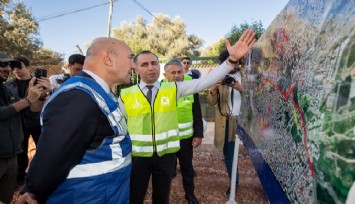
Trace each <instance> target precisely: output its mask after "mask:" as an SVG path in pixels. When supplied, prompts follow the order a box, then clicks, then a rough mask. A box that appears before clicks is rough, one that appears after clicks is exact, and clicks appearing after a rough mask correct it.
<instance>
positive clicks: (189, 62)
mask: <svg viewBox="0 0 355 204" xmlns="http://www.w3.org/2000/svg"><path fill="white" fill-rule="evenodd" d="M182 63H183V64H191V62H182Z"/></svg>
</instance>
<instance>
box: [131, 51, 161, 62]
mask: <svg viewBox="0 0 355 204" xmlns="http://www.w3.org/2000/svg"><path fill="white" fill-rule="evenodd" d="M142 54H152V55H154V56H155V57H156V58H157V59H158V60H159V58H158V56H157V55H156V54H154V53H153V52H152V51H150V50H143V51H141V52H139V53H138V54H136V56H134V58H133V62H134V63H136V62H137V58H138V57H139V55H142Z"/></svg>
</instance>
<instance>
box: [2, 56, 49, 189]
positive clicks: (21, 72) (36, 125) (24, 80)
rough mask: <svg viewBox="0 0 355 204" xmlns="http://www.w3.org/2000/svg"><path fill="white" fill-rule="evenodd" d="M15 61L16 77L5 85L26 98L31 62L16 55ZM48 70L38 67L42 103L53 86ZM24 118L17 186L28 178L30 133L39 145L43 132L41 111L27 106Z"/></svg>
mask: <svg viewBox="0 0 355 204" xmlns="http://www.w3.org/2000/svg"><path fill="white" fill-rule="evenodd" d="M15 60H16V61H15V62H12V63H11V65H10V66H11V69H12V73H13V74H14V76H15V78H14V79H12V80H9V81H7V82H6V83H5V86H6V87H7V88H8V89H10V90H11V91H12V92H13V93H16V95H17V96H18V97H19V98H25V97H26V96H27V94H28V87H29V83H30V81H31V79H32V76H31V74H30V70H31V64H30V61H29V60H28V59H27V58H26V57H22V56H21V57H15ZM46 71H47V70H45V69H36V70H35V73H36V81H35V84H36V83H39V84H40V85H41V86H42V88H43V94H42V96H41V97H40V98H39V100H40V101H41V103H42V104H43V101H44V100H45V99H46V96H47V95H46V92H48V91H49V90H50V88H51V85H50V83H49V80H48V78H46V77H47V72H46ZM20 114H21V120H22V129H23V133H24V140H23V142H22V145H21V146H22V149H23V152H21V153H20V154H18V155H17V163H18V173H17V186H20V185H22V184H24V183H25V178H26V169H27V166H28V156H27V152H28V139H29V138H30V135H31V136H32V139H33V141H34V142H35V144H36V145H37V142H38V138H39V135H40V134H41V125H40V122H39V114H40V113H39V112H36V113H33V112H30V111H29V107H28V108H25V109H24V110H22V111H21V112H20Z"/></svg>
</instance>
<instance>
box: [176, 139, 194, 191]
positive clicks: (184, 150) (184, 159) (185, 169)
mask: <svg viewBox="0 0 355 204" xmlns="http://www.w3.org/2000/svg"><path fill="white" fill-rule="evenodd" d="M176 156H177V157H178V159H179V164H180V170H181V174H182V183H183V186H184V190H185V193H186V194H188V195H189V194H194V190H195V184H194V168H193V166H192V158H193V147H192V137H190V138H187V139H183V140H180V150H179V151H178V152H177V153H176Z"/></svg>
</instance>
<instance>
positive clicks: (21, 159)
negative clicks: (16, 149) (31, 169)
mask: <svg viewBox="0 0 355 204" xmlns="http://www.w3.org/2000/svg"><path fill="white" fill-rule="evenodd" d="M23 134H24V139H23V142H22V144H21V146H22V149H23V152H21V153H20V154H18V155H17V163H18V173H17V181H18V182H21V181H24V179H25V177H26V169H27V166H28V155H27V154H28V139H29V138H30V135H31V136H32V139H33V141H34V142H35V144H36V145H37V143H38V139H39V136H40V135H41V126H36V127H30V128H24V129H23Z"/></svg>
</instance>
